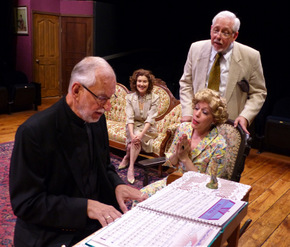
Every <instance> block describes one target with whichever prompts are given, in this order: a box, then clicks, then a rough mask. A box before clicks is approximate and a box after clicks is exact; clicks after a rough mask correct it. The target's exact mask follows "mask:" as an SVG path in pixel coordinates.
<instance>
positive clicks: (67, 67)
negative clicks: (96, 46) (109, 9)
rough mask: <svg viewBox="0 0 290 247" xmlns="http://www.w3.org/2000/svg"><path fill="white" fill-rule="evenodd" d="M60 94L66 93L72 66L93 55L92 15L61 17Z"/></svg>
mask: <svg viewBox="0 0 290 247" xmlns="http://www.w3.org/2000/svg"><path fill="white" fill-rule="evenodd" d="M61 29H62V35H61V56H62V94H63V95H65V94H66V93H67V89H68V85H69V80H70V74H71V71H72V69H73V67H74V66H75V65H76V64H77V63H78V62H79V61H80V60H82V59H83V58H84V57H86V56H92V55H93V45H92V44H93V41H92V37H93V17H67V16H63V17H62V18H61Z"/></svg>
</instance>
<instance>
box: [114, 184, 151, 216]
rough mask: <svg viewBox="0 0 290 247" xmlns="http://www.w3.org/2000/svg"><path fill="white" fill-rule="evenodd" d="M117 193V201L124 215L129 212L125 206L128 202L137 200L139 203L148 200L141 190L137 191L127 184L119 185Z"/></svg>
mask: <svg viewBox="0 0 290 247" xmlns="http://www.w3.org/2000/svg"><path fill="white" fill-rule="evenodd" d="M115 193H116V198H117V201H118V203H119V206H120V208H121V210H122V212H123V213H126V212H127V211H128V208H127V206H126V204H125V202H126V201H128V200H137V201H139V202H142V201H144V200H145V199H147V198H148V195H145V194H143V193H142V192H141V191H140V190H137V189H135V188H133V187H130V186H128V185H125V184H120V185H118V186H117V187H116V190H115Z"/></svg>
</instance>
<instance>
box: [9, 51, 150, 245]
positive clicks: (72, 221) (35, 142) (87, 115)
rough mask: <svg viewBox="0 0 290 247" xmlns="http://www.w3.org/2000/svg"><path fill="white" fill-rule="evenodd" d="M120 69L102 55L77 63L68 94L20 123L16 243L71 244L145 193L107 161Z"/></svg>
mask: <svg viewBox="0 0 290 247" xmlns="http://www.w3.org/2000/svg"><path fill="white" fill-rule="evenodd" d="M115 86H116V77H115V73H114V71H113V69H112V68H111V66H110V65H109V64H108V63H107V62H106V61H105V60H104V59H102V58H99V57H86V58H84V59H83V60H82V61H81V62H79V63H78V64H77V65H76V66H75V67H74V69H73V71H72V74H71V80H70V84H69V90H68V94H67V96H66V97H64V98H62V99H61V100H60V101H59V102H57V103H56V104H54V105H53V106H51V107H50V108H48V109H46V110H44V111H42V112H39V113H37V114H35V115H34V116H32V117H31V118H30V119H28V120H27V121H26V122H25V123H23V124H22V125H21V126H20V127H19V129H18V130H17V133H16V138H15V145H14V150H13V153H12V158H11V167H10V177H9V182H10V197H11V204H12V208H13V211H14V214H15V215H16V216H17V222H16V226H15V234H14V244H15V246H16V247H17V246H61V245H66V246H71V245H73V244H74V243H76V242H78V241H79V240H81V239H83V238H85V237H86V236H88V235H89V234H91V233H93V232H94V231H96V230H98V229H99V228H101V227H102V226H106V225H107V224H109V223H111V222H113V221H114V220H115V219H117V218H118V217H120V216H121V212H123V213H125V212H126V211H127V207H126V205H125V203H124V202H125V200H127V199H137V200H140V201H142V200H143V199H145V198H144V196H142V194H141V192H140V191H139V190H137V189H134V188H131V187H129V186H127V185H125V184H124V183H123V181H122V180H121V178H120V177H119V176H118V174H117V173H116V171H115V169H114V166H113V165H112V164H111V163H110V156H109V144H108V143H109V141H108V133H107V126H106V120H105V116H104V112H105V111H109V110H110V108H111V103H110V98H111V97H112V96H113V95H114V93H115Z"/></svg>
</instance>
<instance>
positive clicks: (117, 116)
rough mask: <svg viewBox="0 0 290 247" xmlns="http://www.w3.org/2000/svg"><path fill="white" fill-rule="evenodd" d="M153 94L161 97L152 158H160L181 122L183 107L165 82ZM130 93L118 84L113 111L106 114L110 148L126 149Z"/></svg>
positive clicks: (155, 86) (113, 100) (112, 102)
mask: <svg viewBox="0 0 290 247" xmlns="http://www.w3.org/2000/svg"><path fill="white" fill-rule="evenodd" d="M160 81H161V80H160ZM153 92H154V93H155V94H158V95H159V97H160V101H159V106H158V115H157V118H156V128H157V130H158V133H159V135H158V137H157V138H156V139H155V140H154V143H153V153H152V156H155V157H158V156H163V155H164V150H165V147H166V142H167V141H168V140H169V138H170V136H171V133H172V131H170V129H171V128H173V126H174V125H175V124H177V123H179V122H180V117H181V107H180V104H179V101H178V100H176V99H175V98H174V96H173V95H172V93H171V92H170V90H169V89H168V88H167V87H166V85H165V83H164V82H163V84H156V85H154V87H153ZM128 93H130V91H129V90H128V89H127V88H126V87H125V86H124V85H122V84H119V83H117V86H116V95H117V98H115V99H112V100H111V104H112V108H111V111H109V112H106V113H105V115H106V119H107V127H108V133H109V141H110V146H111V147H114V148H117V149H121V150H125V149H126V147H125V143H126V112H125V107H126V99H125V96H126V95H127V94H128ZM173 134H174V132H173Z"/></svg>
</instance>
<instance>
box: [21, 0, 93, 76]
mask: <svg viewBox="0 0 290 247" xmlns="http://www.w3.org/2000/svg"><path fill="white" fill-rule="evenodd" d="M18 6H27V19H28V26H29V27H28V35H18V36H17V40H16V70H21V71H23V72H24V73H25V74H26V75H27V76H28V79H29V80H32V79H33V61H32V59H33V47H32V41H33V28H32V25H33V20H32V12H33V11H39V12H45V13H57V14H60V15H80V16H81V15H86V16H88V15H89V16H92V15H93V1H69V0H41V1H39V0H18Z"/></svg>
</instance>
